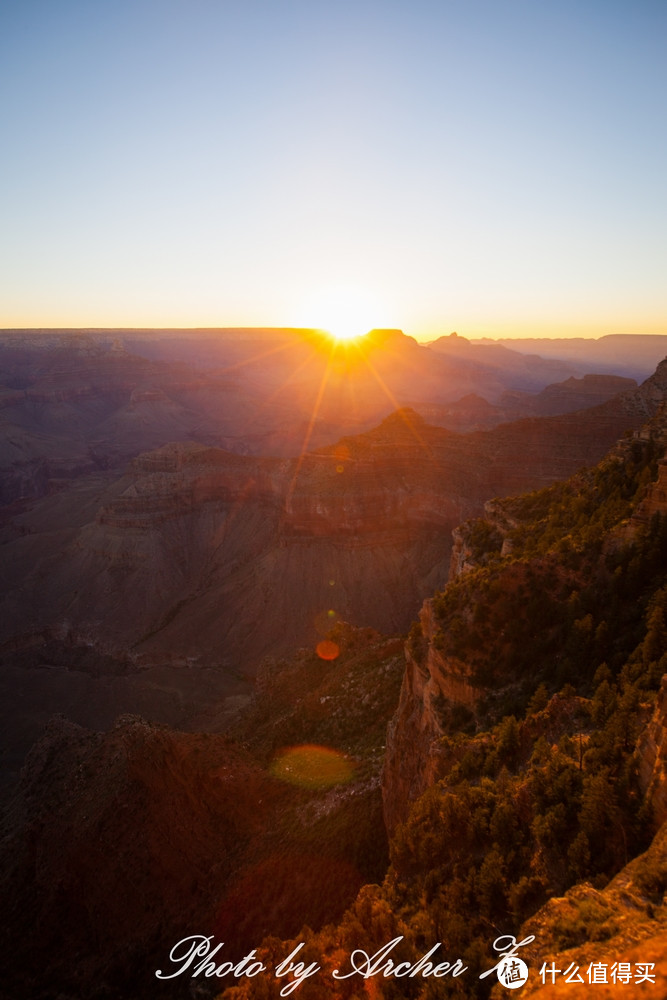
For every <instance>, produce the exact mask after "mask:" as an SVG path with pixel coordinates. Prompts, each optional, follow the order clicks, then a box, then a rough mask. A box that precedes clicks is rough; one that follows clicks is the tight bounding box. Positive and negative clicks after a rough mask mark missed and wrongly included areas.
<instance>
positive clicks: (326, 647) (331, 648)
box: [315, 639, 340, 660]
mask: <svg viewBox="0 0 667 1000" xmlns="http://www.w3.org/2000/svg"><path fill="white" fill-rule="evenodd" d="M315 652H316V653H317V655H318V656H319V658H320V660H336V659H338V657H339V656H340V646H339V645H338V643H337V642H333V641H332V640H331V639H322V641H321V642H318V644H317V646H316V647H315Z"/></svg>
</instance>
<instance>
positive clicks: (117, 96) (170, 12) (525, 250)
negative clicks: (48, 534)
mask: <svg viewBox="0 0 667 1000" xmlns="http://www.w3.org/2000/svg"><path fill="white" fill-rule="evenodd" d="M666 51H667V3H666V2H664V0H624V2H620V0H557V2H556V0H530V2H526V0H432V2H428V0H400V2H392V0H382V2H380V0H335V2H334V0H332V2H321V0H304V2H301V0H266V2H265V0H238V2H237V0H3V2H2V3H0V101H1V104H0V135H1V136H2V143H1V150H2V151H1V154H0V180H1V183H0V326H3V327H7V326H64V325H67V326H88V325H90V326H117V325H121V326H122V325H124V326H127V325H138V326H150V325H162V326H169V325H171V326H179V325H186V326H233V325H289V324H293V323H300V324H302V325H307V324H312V325H321V326H326V325H328V324H330V318H329V316H328V315H325V313H327V311H330V310H331V309H332V308H334V307H333V306H332V304H331V303H332V301H334V300H337V301H338V300H339V305H340V308H341V309H342V310H343V311H344V310H345V309H346V308H347V309H348V310H349V309H353V308H355V303H357V304H358V307H359V313H360V322H361V321H362V319H361V317H362V316H363V322H366V321H367V316H366V313H368V320H369V321H370V322H371V323H372V325H393V326H401V327H402V328H403V329H404V330H405V331H406V332H407V333H411V334H413V335H415V336H418V337H430V336H434V335H437V334H440V333H448V332H449V331H450V330H454V329H456V330H458V332H459V333H461V334H464V335H466V336H481V335H490V336H499V335H511V334H513V333H514V334H517V335H527V334H535V335H547V336H556V335H574V334H582V333H584V334H586V333H587V334H589V335H592V336H598V335H600V334H603V333H607V332H609V333H614V332H637V333H650V332H662V333H665V332H667V280H666V277H667V250H666V244H667V236H666V234H667V209H666V204H667V201H666V195H665V178H666V177H667V156H666V153H667V112H666V108H667V99H666V98H667V65H666V64H667V60H666V59H665V52H666ZM318 310H320V311H321V312H322V315H319V314H318ZM334 311H335V308H334ZM371 314H372V315H371Z"/></svg>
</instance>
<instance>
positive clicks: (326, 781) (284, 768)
mask: <svg viewBox="0 0 667 1000" xmlns="http://www.w3.org/2000/svg"><path fill="white" fill-rule="evenodd" d="M270 770H271V773H272V774H273V775H274V777H276V778H280V779H281V780H282V781H287V782H289V783H290V784H291V785H300V786H301V787H302V788H331V787H332V786H333V785H345V784H347V782H348V781H351V780H352V778H353V777H354V765H353V763H352V761H350V760H348V758H347V757H345V755H344V754H342V753H339V752H338V751H337V750H331V749H329V747H321V746H315V745H314V744H305V745H304V746H300V747H288V748H287V749H286V750H281V751H280V752H279V753H277V754H276V756H275V757H274V759H273V761H272V763H271V767H270Z"/></svg>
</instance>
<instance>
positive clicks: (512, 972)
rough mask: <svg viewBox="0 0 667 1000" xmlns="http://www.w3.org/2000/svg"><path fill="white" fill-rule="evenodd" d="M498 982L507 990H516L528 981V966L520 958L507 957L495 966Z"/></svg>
mask: <svg viewBox="0 0 667 1000" xmlns="http://www.w3.org/2000/svg"><path fill="white" fill-rule="evenodd" d="M496 971H497V974H498V981H499V982H501V983H502V984H503V986H505V987H507V989H508V990H517V989H518V988H519V987H520V986H523V984H524V983H525V982H526V981H527V979H528V966H527V965H526V963H525V962H522V961H521V959H520V958H515V957H514V955H507V956H506V957H505V958H504V959H503V960H502V962H499V963H498V966H497V970H496Z"/></svg>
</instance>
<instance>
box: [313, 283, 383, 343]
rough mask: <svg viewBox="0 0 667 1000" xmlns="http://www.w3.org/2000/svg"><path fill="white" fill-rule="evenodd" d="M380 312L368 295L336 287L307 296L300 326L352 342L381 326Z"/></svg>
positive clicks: (345, 287)
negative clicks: (379, 321)
mask: <svg viewBox="0 0 667 1000" xmlns="http://www.w3.org/2000/svg"><path fill="white" fill-rule="evenodd" d="M378 313H379V307H378V303H377V302H376V301H375V299H374V298H373V296H372V295H370V294H369V293H368V292H366V291H364V290H363V289H360V288H355V287H353V286H348V285H336V286H332V287H329V288H323V289H319V290H318V291H314V292H312V293H311V294H310V295H309V296H308V297H307V300H306V302H305V303H304V305H303V308H302V309H301V310H300V316H301V320H300V325H303V326H309V327H312V328H315V329H318V330H323V331H324V332H326V333H328V334H329V336H330V337H332V338H333V340H334V341H336V343H349V342H350V341H353V340H356V339H358V338H359V337H364V336H365V335H366V334H367V333H368V332H369V330H372V329H373V328H374V327H376V326H378V325H379V324H378Z"/></svg>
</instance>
